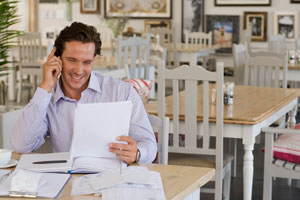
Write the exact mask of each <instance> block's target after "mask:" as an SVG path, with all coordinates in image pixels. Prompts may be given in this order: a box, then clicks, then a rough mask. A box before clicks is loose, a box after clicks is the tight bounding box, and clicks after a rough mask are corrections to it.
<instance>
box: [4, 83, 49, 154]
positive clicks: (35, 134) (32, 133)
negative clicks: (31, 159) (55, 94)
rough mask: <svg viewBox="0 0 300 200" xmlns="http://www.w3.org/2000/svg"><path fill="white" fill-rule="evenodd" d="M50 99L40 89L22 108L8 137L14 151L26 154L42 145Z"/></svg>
mask: <svg viewBox="0 0 300 200" xmlns="http://www.w3.org/2000/svg"><path fill="white" fill-rule="evenodd" d="M50 98H51V95H47V93H44V91H41V89H40V91H37V92H36V94H35V95H34V97H33V99H32V100H31V101H30V103H29V104H27V105H26V106H25V107H24V110H23V113H22V115H21V117H20V118H19V119H18V120H17V122H16V124H15V125H14V127H13V129H12V132H11V135H10V143H11V145H12V148H13V149H14V150H15V151H17V152H20V153H28V152H31V151H33V150H35V149H37V148H39V147H40V146H41V145H42V144H43V143H44V137H45V135H46V132H47V127H48V124H47V122H46V112H47V107H48V105H49V101H50Z"/></svg>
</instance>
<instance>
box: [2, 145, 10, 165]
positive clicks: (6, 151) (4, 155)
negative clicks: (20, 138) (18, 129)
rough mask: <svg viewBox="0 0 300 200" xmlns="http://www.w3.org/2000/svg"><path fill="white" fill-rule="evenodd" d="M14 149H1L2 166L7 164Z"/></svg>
mask: <svg viewBox="0 0 300 200" xmlns="http://www.w3.org/2000/svg"><path fill="white" fill-rule="evenodd" d="M11 153H12V150H9V149H0V166H3V165H6V164H7V163H9V161H10V159H11Z"/></svg>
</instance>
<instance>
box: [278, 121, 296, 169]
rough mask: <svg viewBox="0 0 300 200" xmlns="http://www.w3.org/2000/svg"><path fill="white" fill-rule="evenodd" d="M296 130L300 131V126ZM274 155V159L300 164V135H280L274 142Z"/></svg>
mask: <svg viewBox="0 0 300 200" xmlns="http://www.w3.org/2000/svg"><path fill="white" fill-rule="evenodd" d="M295 129H300V124H297V125H296V126H295ZM273 153H274V155H273V157H274V158H277V159H281V160H286V161H289V162H293V163H299V164H300V135H294V134H289V135H287V134H283V135H280V136H279V137H278V139H276V140H275V142H274V147H273Z"/></svg>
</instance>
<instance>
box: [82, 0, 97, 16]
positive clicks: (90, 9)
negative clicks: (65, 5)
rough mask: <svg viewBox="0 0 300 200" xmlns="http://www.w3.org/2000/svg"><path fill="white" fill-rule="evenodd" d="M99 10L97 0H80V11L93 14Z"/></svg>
mask: <svg viewBox="0 0 300 200" xmlns="http://www.w3.org/2000/svg"><path fill="white" fill-rule="evenodd" d="M99 12H100V2H99V0H80V13H83V14H95V13H99Z"/></svg>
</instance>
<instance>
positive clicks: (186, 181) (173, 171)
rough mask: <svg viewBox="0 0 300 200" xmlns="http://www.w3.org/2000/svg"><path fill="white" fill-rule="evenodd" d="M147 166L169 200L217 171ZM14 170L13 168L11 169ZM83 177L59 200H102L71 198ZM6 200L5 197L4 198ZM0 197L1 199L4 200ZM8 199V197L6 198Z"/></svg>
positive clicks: (18, 156)
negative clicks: (157, 174)
mask: <svg viewBox="0 0 300 200" xmlns="http://www.w3.org/2000/svg"><path fill="white" fill-rule="evenodd" d="M13 158H14V159H17V160H18V159H19V158H20V154H16V153H13ZM140 166H146V167H147V168H148V169H149V170H153V171H157V172H159V173H160V175H161V178H162V182H163V185H164V192H165V195H166V198H167V199H172V200H177V199H184V197H186V196H188V195H189V194H191V193H192V192H193V191H195V190H196V189H198V188H199V187H202V186H203V185H205V184H206V183H207V182H208V181H210V180H211V179H212V178H213V177H214V175H215V169H213V168H202V167H187V166H177V165H159V164H140ZM11 169H13V168H11ZM80 176H81V175H78V174H76V175H72V177H71V179H70V180H69V182H68V183H67V185H66V186H65V187H64V189H63V191H62V192H61V193H60V195H59V196H58V198H57V199H62V200H69V199H72V200H77V199H86V200H94V199H101V198H99V197H97V196H94V195H79V196H71V195H70V194H71V190H72V182H73V181H74V180H75V179H76V178H78V177H80ZM2 198H5V197H2ZM2 198H1V197H0V199H2ZM6 199H7V197H6ZM9 199H24V198H9Z"/></svg>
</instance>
